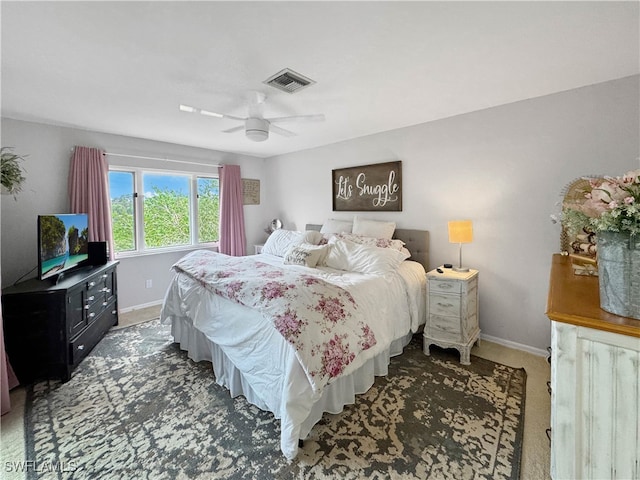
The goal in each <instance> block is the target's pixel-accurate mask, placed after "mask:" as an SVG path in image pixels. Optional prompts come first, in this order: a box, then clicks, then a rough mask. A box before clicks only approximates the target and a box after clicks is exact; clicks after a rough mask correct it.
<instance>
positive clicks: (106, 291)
mask: <svg viewBox="0 0 640 480" xmlns="http://www.w3.org/2000/svg"><path fill="white" fill-rule="evenodd" d="M102 291H103V292H105V293H111V289H110V288H103V289H102Z"/></svg>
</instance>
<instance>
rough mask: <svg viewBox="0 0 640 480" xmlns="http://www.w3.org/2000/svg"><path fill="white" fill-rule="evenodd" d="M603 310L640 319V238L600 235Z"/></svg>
mask: <svg viewBox="0 0 640 480" xmlns="http://www.w3.org/2000/svg"><path fill="white" fill-rule="evenodd" d="M597 241H598V276H599V277H598V278H599V281H600V308H602V309H603V310H606V311H607V312H610V313H615V314H616V315H621V316H623V317H631V318H637V319H640V235H635V236H633V237H632V236H631V235H629V234H626V233H618V232H598V234H597Z"/></svg>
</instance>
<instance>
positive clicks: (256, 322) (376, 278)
mask: <svg viewBox="0 0 640 480" xmlns="http://www.w3.org/2000/svg"><path fill="white" fill-rule="evenodd" d="M325 225H326V224H325ZM321 227H322V225H315V224H308V225H307V226H306V233H304V232H290V233H291V235H294V234H295V235H298V237H299V235H300V234H301V235H302V236H303V237H304V238H305V239H306V238H308V237H309V234H311V233H313V232H315V234H319V230H321ZM288 233H289V232H279V233H278V235H280V236H281V237H283V236H286V235H287V234H288ZM272 236H273V234H272ZM298 237H295V238H298ZM323 237H324V239H325V241H326V238H327V237H329V238H330V240H329V242H328V245H326V246H323V245H313V244H308V243H306V242H302V244H299V245H298V246H297V247H295V248H293V247H291V248H289V249H288V255H284V254H283V256H279V255H276V254H274V252H275V253H278V250H277V248H280V247H281V246H278V247H277V248H276V250H274V247H273V245H272V248H271V249H267V251H266V252H265V253H262V254H259V255H252V256H247V257H228V256H226V255H221V254H217V253H214V252H211V251H196V252H191V253H190V254H188V255H186V256H185V257H183V259H181V260H180V261H178V262H177V263H176V264H175V265H174V267H173V269H174V271H175V276H174V278H173V279H172V281H171V284H170V286H169V288H168V290H167V293H166V296H165V299H164V303H163V306H162V311H161V321H162V322H163V323H165V324H166V323H170V324H171V332H172V335H173V338H174V341H175V342H176V343H178V344H179V345H180V348H181V349H183V350H185V351H186V352H187V353H188V356H189V358H191V359H192V360H194V361H198V362H199V361H210V362H211V363H212V366H213V372H214V375H215V379H216V382H217V383H218V384H220V385H222V386H224V387H225V388H227V389H228V390H229V392H230V394H231V395H232V396H233V397H236V396H238V395H243V396H244V397H245V398H246V399H247V400H248V401H249V402H250V403H252V404H254V405H256V406H257V407H259V408H260V409H262V410H266V411H270V412H272V413H273V414H274V416H275V417H276V418H278V419H280V424H281V438H280V448H281V450H282V453H283V454H284V456H285V457H286V458H288V459H293V458H295V456H296V455H297V453H298V449H299V445H300V443H301V441H302V440H304V439H305V438H306V437H307V436H308V434H309V432H310V431H311V429H312V428H313V426H314V425H315V424H316V423H317V422H318V421H319V420H320V419H321V417H322V415H323V413H324V412H330V413H339V412H341V411H342V409H343V407H344V405H348V404H352V403H355V401H356V400H355V398H356V395H358V394H361V393H364V392H366V391H367V390H368V389H369V388H370V387H371V386H372V385H373V382H374V379H375V376H380V375H386V374H387V367H388V364H389V361H390V358H391V357H392V356H395V355H399V354H401V353H402V351H403V349H404V347H405V346H406V345H407V344H408V343H409V341H410V340H411V337H412V334H413V333H415V332H416V331H418V330H419V329H420V328H421V326H422V325H423V324H424V318H425V314H424V313H425V298H426V273H425V272H426V269H427V268H426V267H427V266H428V232H426V231H421V230H403V229H395V230H394V240H393V241H394V242H396V241H397V240H400V241H401V242H403V243H404V246H403V249H405V248H406V250H408V252H406V251H405V250H403V252H406V255H409V253H410V255H411V256H410V257H409V258H408V259H407V258H406V256H405V257H403V260H402V261H401V262H398V265H397V268H395V264H394V268H391V267H388V266H387V265H386V264H385V265H384V266H383V267H381V270H380V271H379V272H378V271H374V272H373V273H372V272H370V271H364V272H363V271H347V270H342V269H337V268H335V267H336V266H337V265H336V263H335V262H336V260H335V259H336V257H335V255H337V254H336V253H335V252H339V251H340V248H343V247H344V245H347V247H346V248H352V249H353V250H349V251H347V252H346V253H345V252H342V254H343V256H345V255H346V257H349V256H351V257H352V259H347V260H346V261H352V260H353V259H356V260H353V261H355V262H356V263H357V262H358V260H357V258H358V257H361V254H360V253H358V255H355V254H352V253H353V252H354V251H356V250H357V251H358V252H363V251H364V252H370V251H372V250H371V249H373V247H372V246H371V245H366V246H364V245H361V244H359V245H358V246H357V247H356V246H354V245H356V244H355V243H352V242H351V241H350V240H353V235H352V236H349V237H345V238H340V235H339V234H338V235H331V234H330V235H327V234H326V233H325V234H324V235H323ZM274 238H275V237H274ZM314 238H316V237H315V236H314ZM347 238H348V239H347ZM271 240H272V237H270V239H269V240H268V242H270V241H271ZM273 243H274V242H271V244H273ZM285 243H286V242H285ZM293 243H295V242H293ZM321 243H322V242H321ZM311 245H313V246H311ZM294 246H295V245H294ZM265 247H267V244H265ZM315 247H317V248H315ZM320 247H323V248H320ZM324 247H326V248H324ZM301 249H302V250H303V251H304V252H308V251H311V252H312V253H313V254H314V255H315V253H316V252H317V251H320V252H321V255H319V256H318V259H317V265H315V266H314V267H311V266H307V265H308V264H304V263H300V262H298V263H299V264H289V263H290V262H288V260H289V259H290V258H294V260H295V259H296V258H299V257H296V256H293V257H292V252H297V253H299V251H300V250H301ZM358 249H359V250H358ZM382 250H384V255H381V257H383V258H385V259H386V258H387V257H388V258H393V259H394V261H395V259H396V257H397V255H396V254H395V253H393V254H392V253H390V250H391V249H389V248H385V249H380V248H377V249H375V252H376V257H375V258H376V259H375V260H374V261H369V257H363V258H364V260H363V258H359V260H360V261H361V265H364V267H362V268H364V269H365V270H366V269H368V268H370V267H371V265H372V264H376V262H377V261H378V260H377V258H378V256H377V255H378V252H381V251H382ZM263 251H265V249H263ZM403 254H404V253H403ZM322 255H324V257H323V256H322ZM367 255H368V253H367ZM309 258H310V257H309V255H307V256H306V257H305V259H306V261H308V260H309ZM342 260H344V258H343V259H342ZM342 260H341V261H342ZM385 261H386V260H385ZM362 262H364V263H362ZM294 263H295V262H294ZM349 268H351V267H349ZM353 268H354V269H355V270H358V266H357V265H356V266H354V267H353ZM260 276H262V282H263V285H259V284H257V283H252V282H260V281H261V280H260V278H253V277H260ZM238 279H241V281H238ZM274 282H275V284H276V285H278V289H279V290H278V289H276V290H274V289H273V287H272V286H273V285H274ZM278 282H279V283H278ZM282 285H286V286H288V287H291V288H288V289H287V288H285V289H284V291H286V294H283V293H282V292H283V290H282ZM302 285H304V288H303V287H302ZM293 287H295V288H293ZM274 292H275V293H274ZM326 292H329V293H326ZM294 295H295V305H296V306H295V307H292V305H294V300H292V298H293V296H294ZM275 297H278V298H275ZM280 297H282V298H280ZM284 297H286V300H285V298H284ZM336 299H341V300H342V302H341V303H340V306H339V308H334V307H335V305H333V306H332V305H331V301H332V300H336ZM280 300H282V301H281V303H282V305H279V304H278V302H279V301H280ZM320 304H322V308H318V305H320ZM278 309H281V310H278ZM283 312H284V313H283ZM327 312H333V313H327ZM336 312H337V313H339V315H337V313H336ZM331 315H334V317H331ZM316 317H317V318H316ZM338 317H340V318H338ZM296 320H297V323H296ZM292 325H293V326H292ZM300 325H302V327H300ZM329 326H330V327H331V328H329ZM296 329H297V330H296ZM334 329H335V330H334ZM292 332H293V333H292ZM323 335H324V336H323ZM327 352H329V353H327ZM336 352H338V353H336ZM336 359H338V360H336Z"/></svg>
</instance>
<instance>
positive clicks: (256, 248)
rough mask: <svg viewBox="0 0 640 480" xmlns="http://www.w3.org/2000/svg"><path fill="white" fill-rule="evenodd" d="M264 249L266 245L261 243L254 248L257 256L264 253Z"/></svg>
mask: <svg viewBox="0 0 640 480" xmlns="http://www.w3.org/2000/svg"><path fill="white" fill-rule="evenodd" d="M262 247H264V243H259V244H258V245H254V246H253V248H254V249H255V252H254V253H255V254H256V255H258V254H259V253H262Z"/></svg>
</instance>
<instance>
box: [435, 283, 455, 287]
mask: <svg viewBox="0 0 640 480" xmlns="http://www.w3.org/2000/svg"><path fill="white" fill-rule="evenodd" d="M438 286H439V287H440V288H453V285H451V284H450V283H439V284H438Z"/></svg>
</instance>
